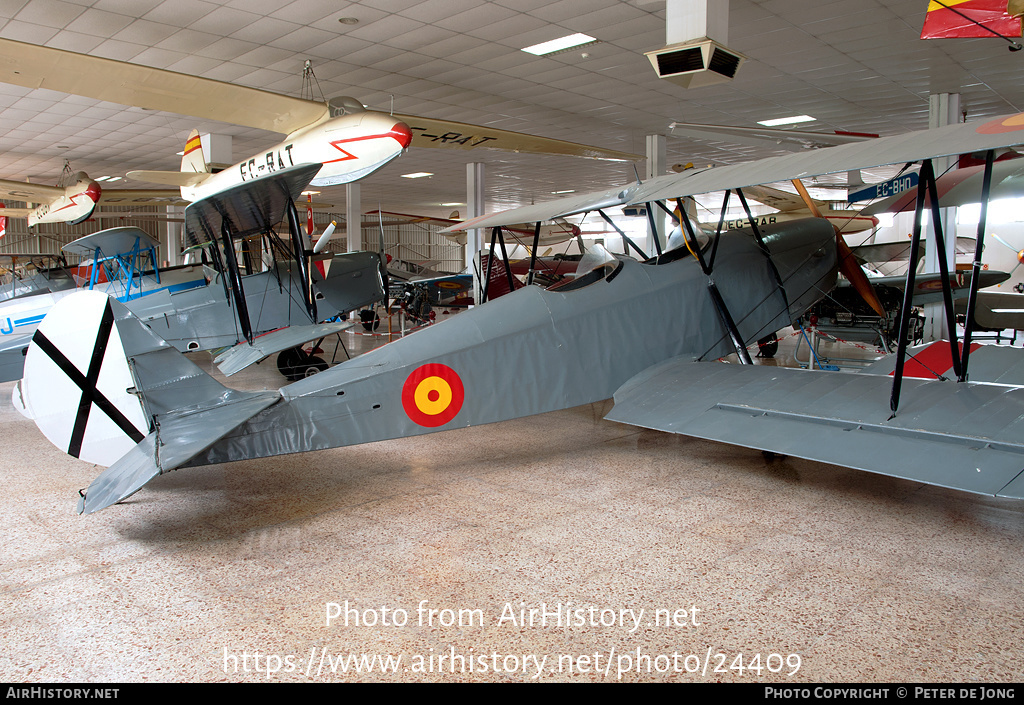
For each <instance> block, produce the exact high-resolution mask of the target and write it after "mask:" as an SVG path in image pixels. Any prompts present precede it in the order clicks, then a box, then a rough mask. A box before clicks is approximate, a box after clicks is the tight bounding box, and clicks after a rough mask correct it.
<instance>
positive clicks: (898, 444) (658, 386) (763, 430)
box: [606, 357, 1024, 499]
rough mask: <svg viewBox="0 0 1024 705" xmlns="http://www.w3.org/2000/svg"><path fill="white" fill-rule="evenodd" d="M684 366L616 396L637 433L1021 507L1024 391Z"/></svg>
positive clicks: (659, 369)
mask: <svg viewBox="0 0 1024 705" xmlns="http://www.w3.org/2000/svg"><path fill="white" fill-rule="evenodd" d="M691 360H692V358H690V357H677V358H674V359H671V360H667V361H665V362H663V363H661V364H659V365H656V366H654V367H652V368H649V369H647V370H645V371H644V372H642V373H640V374H638V375H637V376H635V377H633V378H632V379H631V380H629V381H628V382H627V383H626V384H624V385H623V386H622V387H621V388H620V389H619V390H618V391H617V392H616V393H615V406H614V407H613V408H612V410H611V412H610V413H609V414H608V415H607V416H606V418H607V419H609V420H611V421H618V422H621V423H627V424H631V425H634V426H641V427H644V428H651V429H656V430H659V431H667V432H670V433H679V434H682V435H687V436H694V437H697V438H705V439H708V440H713V441H720V442H723V443H730V444H733V445H739V446H745V447H747V448H755V449H758V450H764V451H771V452H773V453H779V454H782V455H792V456H794V457H798V458H806V459H808V460H815V461H819V462H824V463H833V464H836V465H842V466H845V467H850V468H854V469H857V470H865V471H868V472H874V473H878V474H881V475H889V476H892V477H899V478H903V479H906V480H913V481H916V482H924V483H927V484H930V485H938V486H940V487H948V488H952V489H957V490H963V491H967V492H974V493H978V494H987V495H996V496H999V497H1010V498H1015V499H1024V478H1022V477H1021V473H1022V469H1024V440H1022V439H1024V389H1021V388H1017V387H1008V386H1002V385H994V384H982V383H971V382H968V383H964V384H958V383H957V382H956V381H955V380H950V381H939V380H930V381H929V380H921V379H910V378H907V379H904V381H903V390H902V396H901V401H900V410H899V413H898V414H897V415H896V416H895V417H894V418H892V419H889V416H890V414H891V412H890V410H889V405H888V400H889V391H890V389H891V388H892V377H889V376H880V375H871V374H864V373H863V372H861V373H856V372H829V373H827V374H826V373H821V372H812V371H809V370H799V369H792V368H779V367H772V366H761V365H755V366H750V365H726V364H721V363H714V362H706V363H705V362H692V361H691Z"/></svg>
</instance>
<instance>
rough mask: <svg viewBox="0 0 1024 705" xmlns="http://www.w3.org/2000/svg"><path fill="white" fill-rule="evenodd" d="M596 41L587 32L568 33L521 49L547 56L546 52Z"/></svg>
mask: <svg viewBox="0 0 1024 705" xmlns="http://www.w3.org/2000/svg"><path fill="white" fill-rule="evenodd" d="M596 43H597V40H596V39H594V38H593V37H591V36H590V35H589V34H570V35H569V36H567V37H562V38H561V39H552V40H551V41H550V42H541V43H540V44H534V45H533V46H530V47H524V48H523V51H525V52H526V53H528V54H535V55H537V56H547V55H548V54H554V53H556V52H559V51H567V50H569V49H575V48H576V47H581V46H586V45H588V44H596Z"/></svg>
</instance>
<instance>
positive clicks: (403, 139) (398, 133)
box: [324, 123, 412, 164]
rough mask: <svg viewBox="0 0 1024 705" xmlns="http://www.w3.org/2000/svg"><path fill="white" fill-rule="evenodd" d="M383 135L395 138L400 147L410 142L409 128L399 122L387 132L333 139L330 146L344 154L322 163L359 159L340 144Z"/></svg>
mask: <svg viewBox="0 0 1024 705" xmlns="http://www.w3.org/2000/svg"><path fill="white" fill-rule="evenodd" d="M385 137H390V138H392V139H393V140H395V141H396V142H398V144H400V145H402V149H405V148H406V147H408V146H409V143H410V142H412V132H410V131H409V128H407V127H405V125H403V124H401V123H399V124H398V125H395V126H394V127H393V128H391V130H390V131H389V132H384V133H381V134H379V135H363V136H362V137H349V138H348V139H344V140H334V141H333V142H331V143H330V145H331V146H332V147H334V148H335V149H337V150H338V151H339V152H341V153H342V154H344V155H345V156H344V157H341V158H340V159H329V160H327V161H325V162H324V164H333V163H335V162H344V161H348V160H349V159H359V157H357V156H356V155H354V154H352V153H351V152H348V151H346V150H345V149H343V148H342V147H341V146H340V145H342V144H345V143H348V142H365V141H366V140H376V139H382V138H385Z"/></svg>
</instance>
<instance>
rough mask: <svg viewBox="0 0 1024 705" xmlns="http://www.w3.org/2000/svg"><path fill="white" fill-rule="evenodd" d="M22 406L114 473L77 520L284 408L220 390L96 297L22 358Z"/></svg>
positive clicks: (85, 295)
mask: <svg viewBox="0 0 1024 705" xmlns="http://www.w3.org/2000/svg"><path fill="white" fill-rule="evenodd" d="M21 396H22V401H23V403H24V405H25V407H26V411H27V413H28V415H29V416H30V417H31V418H32V419H33V420H34V421H35V423H36V425H37V426H38V427H39V429H40V430H41V431H42V432H43V434H44V435H45V436H46V437H47V438H48V439H49V440H50V442H52V443H53V444H54V445H56V446H57V447H58V448H60V449H62V450H64V451H66V452H67V453H68V454H70V455H73V456H75V457H77V458H80V459H81V460H85V461H86V462H91V463H96V464H99V465H110V467H109V468H108V469H107V470H106V471H105V472H103V473H102V474H101V475H100V476H99V477H98V478H96V480H95V481H94V482H93V483H92V484H91V485H90V486H89V488H88V490H86V491H85V492H84V493H82V499H81V500H80V502H79V505H78V509H79V512H80V513H82V512H84V513H91V512H94V511H97V510H99V509H103V508H104V507H107V506H109V505H111V504H114V503H115V502H119V501H121V500H122V499H124V498H126V497H128V496H129V495H131V494H133V493H135V492H136V491H138V490H139V489H140V488H141V487H142V486H143V485H144V484H146V483H147V482H149V480H151V479H152V478H154V477H156V476H157V475H160V474H161V473H164V472H167V471H169V470H173V469H175V468H177V467H179V466H180V465H182V464H184V463H186V462H188V461H189V460H190V459H191V458H193V457H194V456H195V455H197V454H198V453H201V452H202V451H203V450H205V449H206V448H208V447H209V446H210V445H212V444H213V443H214V442H215V441H217V440H218V439H220V438H221V437H222V436H224V435H225V434H227V433H229V432H231V431H232V430H233V429H234V428H236V427H237V426H239V425H240V424H241V423H243V422H244V421H245V420H246V419H248V418H249V417H251V416H252V415H253V414H255V413H257V412H258V411H261V410H262V409H265V408H267V407H268V406H270V405H271V404H273V403H274V402H275V401H277V400H278V399H279V398H280V394H279V393H278V392H277V391H273V392H239V391H237V390H233V389H228V388H226V387H224V386H223V385H222V384H220V383H219V382H217V381H216V380H214V379H213V378H212V377H210V376H209V375H208V374H206V373H205V372H204V371H203V370H201V369H199V368H198V367H196V366H195V365H194V364H192V363H191V362H190V361H189V360H187V359H186V358H185V356H184V355H182V354H181V353H179V352H178V351H177V350H175V349H174V348H173V347H171V345H170V344H168V343H167V342H166V341H164V340H163V339H162V338H160V337H159V336H157V335H156V334H155V333H153V332H152V331H151V330H149V329H148V328H147V327H146V326H145V325H144V324H143V323H142V322H141V321H139V319H137V318H136V317H135V316H133V315H132V314H131V313H130V312H129V311H128V309H126V308H125V307H124V306H123V305H122V304H120V303H119V302H118V301H117V300H115V299H112V298H109V297H108V296H106V295H105V294H102V293H100V292H96V291H83V292H80V293H76V294H72V295H71V296H68V297H65V298H63V299H61V300H60V301H59V302H58V303H57V304H56V305H55V306H54V307H53V308H52V309H50V312H49V313H48V314H47V316H46V318H44V319H43V322H42V323H40V325H39V328H38V330H37V331H36V333H35V335H34V336H33V338H32V344H31V345H30V346H29V348H28V353H27V354H26V357H25V373H24V377H23V379H22V382H21ZM161 436H164V437H165V438H168V439H173V440H171V441H162V440H161Z"/></svg>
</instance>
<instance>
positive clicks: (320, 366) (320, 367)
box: [295, 356, 327, 380]
mask: <svg viewBox="0 0 1024 705" xmlns="http://www.w3.org/2000/svg"><path fill="white" fill-rule="evenodd" d="M326 370H327V362H326V361H324V359H323V358H320V357H313V356H310V357H309V358H308V359H307V360H306V361H305V362H304V363H303V366H302V367H300V371H299V372H298V373H297V374H296V377H295V379H297V380H298V379H303V378H305V377H312V376H313V375H315V374H319V373H320V372H324V371H326Z"/></svg>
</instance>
